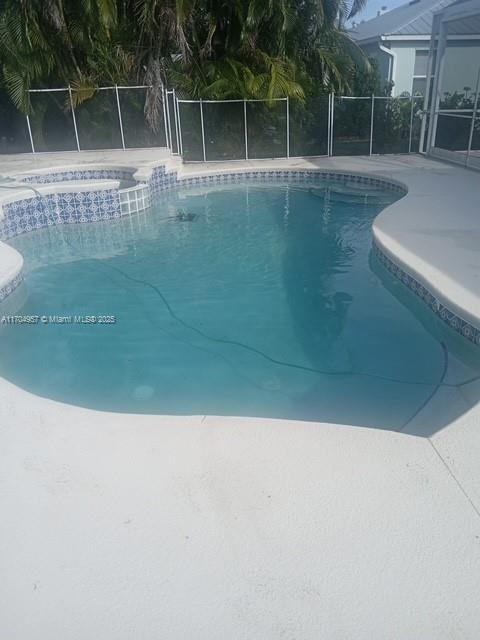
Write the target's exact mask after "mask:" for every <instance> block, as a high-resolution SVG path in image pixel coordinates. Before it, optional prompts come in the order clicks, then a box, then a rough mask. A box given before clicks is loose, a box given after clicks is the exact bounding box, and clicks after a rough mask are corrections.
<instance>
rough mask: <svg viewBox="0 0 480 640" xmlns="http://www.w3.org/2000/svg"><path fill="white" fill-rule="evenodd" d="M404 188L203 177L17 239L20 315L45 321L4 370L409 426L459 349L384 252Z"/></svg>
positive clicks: (160, 406)
mask: <svg viewBox="0 0 480 640" xmlns="http://www.w3.org/2000/svg"><path fill="white" fill-rule="evenodd" d="M396 198H398V194H395V193H391V192H389V191H381V190H379V189H376V190H373V191H371V190H370V191H365V189H363V190H361V191H356V190H355V188H352V187H345V186H343V187H342V186H341V185H338V184H337V185H329V184H328V183H325V184H323V185H322V184H318V183H317V184H315V186H314V187H309V186H308V185H306V184H298V185H295V184H281V183H272V184H269V183H262V184H255V183H252V182H245V183H236V184H232V185H211V186H205V187H201V186H197V187H192V188H182V189H178V190H174V191H171V192H169V193H167V194H163V195H162V199H161V200H159V201H158V202H157V203H156V205H155V206H154V207H153V209H152V210H150V211H148V212H146V213H144V214H139V215H137V216H129V217H125V218H120V219H116V220H109V221H105V222H97V223H91V224H77V225H62V226H52V227H47V228H45V229H42V230H37V231H34V232H32V233H28V234H24V235H22V236H19V237H17V238H14V239H12V240H11V241H10V244H12V245H13V246H14V247H15V248H17V249H18V250H19V251H20V252H21V253H22V255H23V256H24V258H25V284H24V285H22V286H23V287H24V288H25V289H26V292H27V294H28V295H27V296H26V301H25V302H24V304H23V306H22V308H21V309H20V310H18V311H17V314H18V315H22V316H34V317H36V316H38V317H39V318H40V320H39V321H38V322H36V323H32V324H23V325H18V324H8V323H5V324H2V326H1V330H0V331H1V332H0V374H1V375H3V376H4V377H5V378H7V379H9V380H11V381H12V382H14V383H15V384H17V385H19V386H21V387H23V388H25V389H26V390H28V391H31V392H34V393H36V394H39V395H42V396H45V397H48V398H52V399H55V400H60V401H63V402H68V403H72V404H76V405H81V406H86V407H89V408H93V409H99V410H107V411H121V412H131V413H154V414H155V413H157V414H182V415H183V414H217V415H239V416H257V417H272V418H273V417H274V418H291V419H299V420H318V421H329V422H338V423H347V424H365V425H369V426H380V427H387V428H397V429H399V428H402V427H403V426H404V425H405V424H406V423H408V421H409V420H410V419H411V417H412V416H413V415H414V414H415V413H416V412H417V411H418V409H419V407H421V406H422V405H423V404H424V403H425V401H427V400H428V398H429V397H430V396H431V395H432V393H433V392H434V391H435V389H436V388H437V385H438V384H439V383H440V382H441V381H442V379H443V377H444V375H445V370H446V367H447V364H448V353H447V350H446V347H445V345H444V344H442V341H441V339H439V337H438V335H437V334H435V333H434V332H433V333H432V332H431V331H429V330H427V328H426V327H425V323H423V322H422V321H421V319H420V318H419V317H418V316H417V314H415V313H413V312H412V311H411V310H410V309H409V308H408V306H405V305H404V304H402V301H401V300H399V299H398V298H397V296H395V295H392V293H391V291H390V288H389V286H388V277H389V276H388V274H386V272H385V273H384V272H381V273H380V272H379V271H378V269H379V265H378V264H376V259H375V257H374V256H372V238H371V224H372V221H373V219H374V217H375V216H376V215H377V214H378V213H379V212H380V211H381V210H382V209H383V208H385V206H387V205H388V203H390V202H393V201H394V200H395V199H396ZM43 318H45V321H44V320H43Z"/></svg>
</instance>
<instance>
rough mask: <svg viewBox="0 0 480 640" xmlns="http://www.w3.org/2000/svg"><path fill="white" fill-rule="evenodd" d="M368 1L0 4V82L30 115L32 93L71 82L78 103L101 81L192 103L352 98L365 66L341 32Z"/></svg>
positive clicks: (155, 98)
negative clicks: (175, 94) (164, 86)
mask: <svg viewBox="0 0 480 640" xmlns="http://www.w3.org/2000/svg"><path fill="white" fill-rule="evenodd" d="M365 2H366V0H353V3H352V4H351V5H348V4H347V2H346V1H345V0H4V2H3V7H2V8H1V9H0V56H1V73H2V75H1V82H2V84H3V85H4V86H5V88H6V89H7V91H8V94H9V95H10V97H11V99H12V100H13V102H14V104H15V105H16V106H17V107H19V108H20V109H22V110H23V111H24V112H27V113H28V112H29V111H30V110H31V104H30V100H29V94H28V89H31V88H38V87H53V86H67V85H69V84H70V85H71V86H72V87H73V88H74V89H75V91H74V98H75V101H76V103H79V102H82V101H84V100H87V99H89V98H90V97H91V96H92V95H93V94H94V93H95V87H96V86H99V85H101V84H105V83H108V84H115V83H118V84H120V83H130V82H141V83H145V84H148V85H152V89H151V90H150V91H149V93H148V95H147V104H146V111H147V115H148V116H149V119H150V121H151V122H152V123H154V122H155V120H156V118H157V116H158V112H159V105H160V87H161V83H162V82H163V83H169V84H171V85H173V86H176V87H177V88H178V89H179V91H180V92H183V93H184V94H188V95H189V96H190V97H204V98H207V97H208V98H233V97H235V98H267V99H271V98H275V97H284V96H289V97H292V98H297V99H302V98H303V97H304V96H305V95H306V94H312V93H313V94H314V93H316V92H317V93H318V91H326V90H330V89H335V90H337V91H348V90H349V88H350V87H351V85H352V82H353V79H354V76H355V71H356V69H358V68H359V66H363V67H365V65H366V64H367V63H366V62H365V59H364V57H363V56H362V54H361V52H360V50H359V49H358V47H357V46H356V45H355V44H354V43H353V41H352V40H350V38H349V37H348V35H347V33H346V32H345V30H344V28H343V24H344V21H345V18H346V17H347V16H348V15H353V13H355V12H356V11H357V10H358V9H359V8H361V7H362V6H363V4H364V3H365Z"/></svg>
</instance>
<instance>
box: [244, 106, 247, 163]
mask: <svg viewBox="0 0 480 640" xmlns="http://www.w3.org/2000/svg"><path fill="white" fill-rule="evenodd" d="M243 126H244V128H245V160H248V129H247V101H246V100H244V101H243Z"/></svg>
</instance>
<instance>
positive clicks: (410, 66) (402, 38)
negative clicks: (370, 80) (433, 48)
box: [350, 0, 452, 96]
mask: <svg viewBox="0 0 480 640" xmlns="http://www.w3.org/2000/svg"><path fill="white" fill-rule="evenodd" d="M450 4H452V0H411V1H410V2H408V3H407V4H403V5H401V6H400V7H397V8H396V9H392V10H391V11H388V12H386V13H382V14H380V15H377V17H375V18H372V19H371V20H367V21H365V22H361V23H360V24H353V25H352V28H351V30H350V35H351V37H352V38H353V39H355V40H356V42H357V43H358V44H359V45H360V47H361V48H362V49H363V50H364V51H365V53H366V54H367V55H368V56H369V57H371V58H374V59H376V60H377V63H378V69H379V72H380V78H381V82H382V86H385V85H386V84H387V83H389V82H392V83H393V90H392V95H394V96H398V95H401V94H404V93H408V94H410V95H425V90H426V83H427V80H426V78H427V60H428V51H429V48H430V34H431V31H432V23H433V16H434V14H435V13H436V12H438V11H441V10H442V9H444V8H445V7H447V6H448V5H450Z"/></svg>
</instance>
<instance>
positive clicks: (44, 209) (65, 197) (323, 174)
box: [0, 164, 480, 345]
mask: <svg viewBox="0 0 480 640" xmlns="http://www.w3.org/2000/svg"><path fill="white" fill-rule="evenodd" d="M15 178H16V180H17V182H23V183H25V185H27V184H28V185H31V186H32V187H34V188H35V189H36V190H37V191H39V192H40V193H41V196H40V195H38V194H37V193H34V192H33V191H32V192H31V193H29V192H28V190H25V191H24V190H22V191H20V192H18V193H17V196H16V197H10V198H8V197H3V198H2V201H0V205H1V207H2V210H1V212H0V240H1V241H4V240H8V239H10V238H12V237H14V236H17V235H19V234H22V233H26V232H29V231H32V230H34V229H41V228H43V227H46V226H51V225H57V224H75V223H84V222H97V221H102V220H109V219H115V218H119V217H121V216H125V215H132V214H137V213H140V212H142V211H145V210H146V209H148V208H149V207H150V206H151V203H152V200H153V199H154V198H155V197H157V196H158V194H159V193H160V192H162V191H166V190H168V189H171V188H174V187H177V186H191V185H205V184H207V185H208V184H212V185H213V184H225V183H232V182H239V181H245V180H253V181H256V182H258V181H260V182H262V181H265V182H267V181H268V182H271V181H278V182H282V183H285V182H295V183H299V182H300V183H302V182H303V183H309V184H311V183H315V182H324V181H326V180H328V181H329V182H330V183H332V182H334V183H338V184H342V185H348V186H358V187H359V188H362V187H363V188H365V187H373V188H377V189H378V188H381V189H387V190H389V191H391V192H394V193H397V194H398V195H399V196H403V195H405V194H406V192H407V189H406V187H405V186H404V185H403V184H402V183H400V182H396V181H394V180H391V179H388V180H385V179H382V178H378V177H372V176H369V175H360V174H356V175H354V174H351V173H343V172H337V171H322V170H318V169H298V170H296V169H291V170H290V169H275V170H274V169H265V170H251V171H250V170H243V171H224V172H218V171H217V172H215V173H211V174H204V175H197V176H191V177H182V178H179V177H178V175H177V171H175V170H174V171H168V170H167V169H166V166H165V164H158V165H156V166H155V165H154V166H149V167H143V168H141V169H139V170H137V168H135V167H123V166H122V167H99V166H95V167H82V168H81V169H79V168H71V169H67V170H63V171H58V170H57V171H55V170H42V171H39V172H37V173H32V172H30V173H28V174H22V175H17V176H15ZM82 182H83V184H82ZM4 248H5V245H2V246H0V302H2V301H3V300H5V298H7V297H8V296H9V295H10V294H11V293H12V292H13V291H14V290H15V289H16V287H18V285H19V284H20V283H21V282H22V267H23V258H22V257H21V256H20V254H19V253H18V252H16V251H15V250H14V249H12V248H11V247H8V249H9V251H8V252H5V253H9V255H8V256H6V255H5V253H4V251H3V250H4ZM11 252H14V254H16V256H13V254H12V253H11ZM2 253H3V254H4V258H5V259H6V261H7V262H8V264H5V259H4V260H2ZM374 253H375V255H376V257H377V258H378V260H379V261H380V262H381V263H382V264H383V266H384V267H385V268H386V269H387V270H388V271H390V273H391V274H392V275H393V276H395V277H396V278H397V279H398V280H399V281H400V282H402V283H403V284H404V285H405V286H406V287H407V288H409V289H410V290H411V291H412V292H413V293H415V294H416V295H417V296H418V297H419V298H420V299H421V300H422V301H423V302H424V303H425V304H426V305H428V307H429V308H430V309H431V310H432V311H433V312H434V313H435V314H436V315H437V316H438V317H439V318H440V319H441V320H442V321H443V322H445V323H446V324H448V326H449V327H450V328H452V329H453V330H454V331H456V332H458V333H460V334H461V335H462V336H464V338H466V339H468V340H470V341H471V342H473V343H474V344H476V345H480V328H478V327H475V326H473V325H472V324H470V323H469V322H467V321H465V320H464V319H462V318H460V317H459V316H458V315H456V314H455V313H453V312H452V311H451V310H450V309H449V308H448V307H447V306H445V305H444V304H441V303H440V301H439V300H438V299H437V298H436V297H435V296H434V295H433V294H432V292H431V291H429V290H428V289H427V288H426V287H425V286H423V285H422V284H420V283H419V282H418V281H417V280H416V279H415V278H413V277H412V276H411V275H409V274H408V273H407V272H406V271H404V270H403V269H402V268H401V267H400V266H399V265H397V264H396V263H395V262H394V261H393V260H392V259H391V257H389V256H387V255H386V252H384V251H383V250H382V247H381V246H380V245H379V243H377V242H375V241H374Z"/></svg>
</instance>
